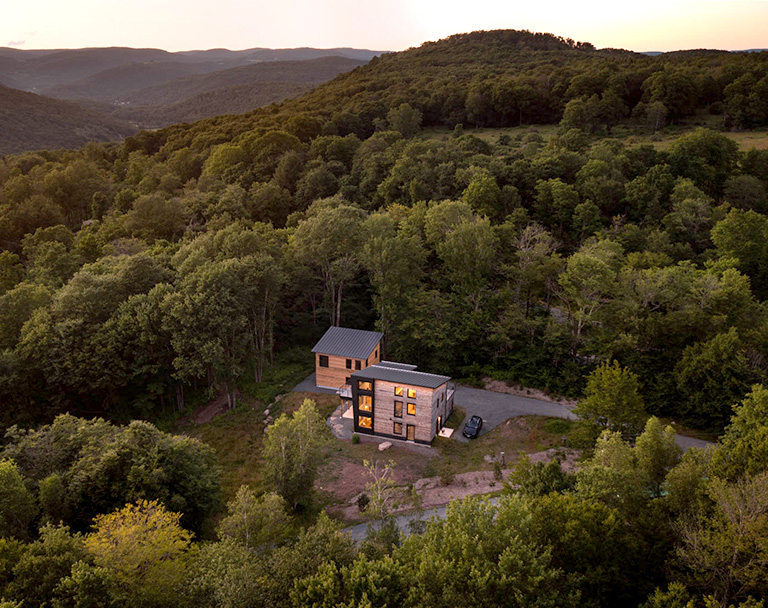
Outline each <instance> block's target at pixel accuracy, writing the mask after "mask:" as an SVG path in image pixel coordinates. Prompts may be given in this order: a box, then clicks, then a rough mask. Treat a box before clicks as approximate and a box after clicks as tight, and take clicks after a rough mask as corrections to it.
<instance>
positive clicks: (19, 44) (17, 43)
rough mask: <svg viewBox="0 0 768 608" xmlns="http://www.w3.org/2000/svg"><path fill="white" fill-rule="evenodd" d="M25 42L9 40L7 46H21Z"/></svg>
mask: <svg viewBox="0 0 768 608" xmlns="http://www.w3.org/2000/svg"><path fill="white" fill-rule="evenodd" d="M26 42H27V41H26V40H9V41H8V46H23V45H24V44H26Z"/></svg>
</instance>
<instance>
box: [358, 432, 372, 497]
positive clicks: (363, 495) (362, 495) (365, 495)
mask: <svg viewBox="0 0 768 608" xmlns="http://www.w3.org/2000/svg"><path fill="white" fill-rule="evenodd" d="M356 437H357V435H356ZM357 438H358V440H359V439H360V437H357ZM370 502H371V499H370V497H369V496H368V494H365V493H363V494H360V496H358V497H357V508H358V510H359V511H360V512H362V511H365V510H366V509H367V508H368V505H369V504H370Z"/></svg>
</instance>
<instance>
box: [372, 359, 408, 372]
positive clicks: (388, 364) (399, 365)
mask: <svg viewBox="0 0 768 608" xmlns="http://www.w3.org/2000/svg"><path fill="white" fill-rule="evenodd" d="M376 365H378V366H379V367H391V368H393V369H404V370H410V371H414V370H415V369H416V368H417V367H418V365H412V364H411V363H395V362H394V361H379V362H378V363H377V364H376Z"/></svg>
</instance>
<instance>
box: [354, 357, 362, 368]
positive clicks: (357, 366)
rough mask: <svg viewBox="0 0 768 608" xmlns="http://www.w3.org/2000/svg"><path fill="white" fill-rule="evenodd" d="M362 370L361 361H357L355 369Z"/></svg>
mask: <svg viewBox="0 0 768 608" xmlns="http://www.w3.org/2000/svg"><path fill="white" fill-rule="evenodd" d="M360 368H361V365H360V361H358V360H357V359H355V369H360Z"/></svg>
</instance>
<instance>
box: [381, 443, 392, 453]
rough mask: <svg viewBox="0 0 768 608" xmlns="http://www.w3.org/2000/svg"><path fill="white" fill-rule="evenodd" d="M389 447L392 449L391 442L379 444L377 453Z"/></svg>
mask: <svg viewBox="0 0 768 608" xmlns="http://www.w3.org/2000/svg"><path fill="white" fill-rule="evenodd" d="M391 447H392V442H391V441H384V442H382V443H380V444H379V452H383V451H384V450H388V449H389V448H391Z"/></svg>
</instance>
